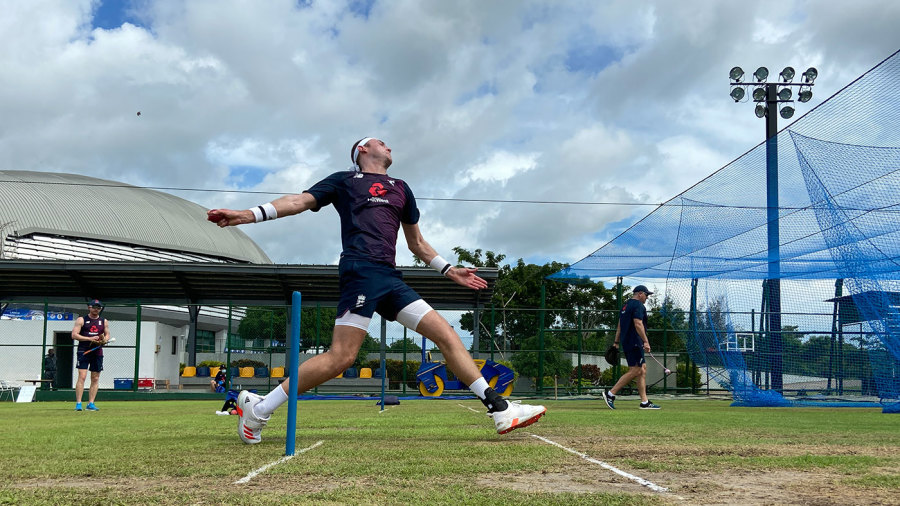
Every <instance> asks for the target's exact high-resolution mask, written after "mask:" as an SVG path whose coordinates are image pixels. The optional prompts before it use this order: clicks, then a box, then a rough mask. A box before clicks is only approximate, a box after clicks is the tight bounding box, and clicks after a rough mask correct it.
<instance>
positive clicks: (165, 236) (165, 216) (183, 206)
mask: <svg viewBox="0 0 900 506" xmlns="http://www.w3.org/2000/svg"><path fill="white" fill-rule="evenodd" d="M0 259H28V260H128V261H140V260H145V261H170V262H172V261H175V262H228V263H255V264H271V263H272V261H271V260H270V259H269V257H268V256H266V254H265V253H264V252H263V251H262V249H260V248H259V246H257V245H256V243H254V242H253V240H251V239H250V238H249V237H248V236H247V235H246V234H244V233H243V232H241V231H240V230H239V229H238V228H236V227H228V228H224V229H223V228H219V227H216V226H214V225H213V224H211V223H209V222H208V221H206V209H205V208H204V207H202V206H200V205H198V204H195V203H193V202H190V201H188V200H185V199H182V198H180V197H176V196H174V195H169V194H167V193H163V192H160V191H156V190H149V189H145V188H139V187H136V186H131V185H127V184H124V183H118V182H115V181H108V180H104V179H97V178H92V177H87V176H81V175H76V174H60V173H51V172H33V171H0Z"/></svg>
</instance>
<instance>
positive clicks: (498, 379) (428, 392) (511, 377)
mask: <svg viewBox="0 0 900 506" xmlns="http://www.w3.org/2000/svg"><path fill="white" fill-rule="evenodd" d="M475 365H477V366H478V369H479V370H480V371H481V375H482V376H484V379H485V380H487V382H488V385H490V386H491V388H493V389H494V391H496V392H497V393H499V394H500V395H502V396H504V397H509V396H510V394H512V391H513V384H514V382H515V378H516V375H515V373H514V372H513V371H512V369H510V368H509V367H506V366H505V365H503V364H498V363H497V362H494V361H493V360H483V359H476V360H475ZM416 378H418V380H419V393H420V394H422V396H424V397H439V396H440V395H441V394H442V393H444V389H447V390H466V389H468V388H469V386H468V385H465V384H463V382H462V381H459V380H448V379H447V364H445V363H444V362H433V361H431V354H430V353H427V352H426V351H425V340H424V339H422V365H421V366H420V367H419V370H418V372H416Z"/></svg>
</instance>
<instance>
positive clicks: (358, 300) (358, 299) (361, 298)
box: [356, 295, 366, 307]
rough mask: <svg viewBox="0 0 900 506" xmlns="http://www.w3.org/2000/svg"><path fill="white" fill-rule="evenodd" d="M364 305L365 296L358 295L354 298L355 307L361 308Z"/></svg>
mask: <svg viewBox="0 0 900 506" xmlns="http://www.w3.org/2000/svg"><path fill="white" fill-rule="evenodd" d="M365 303H366V296H365V295H360V296H358V297H356V307H363V305H364V304H365Z"/></svg>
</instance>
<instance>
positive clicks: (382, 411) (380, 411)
mask: <svg viewBox="0 0 900 506" xmlns="http://www.w3.org/2000/svg"><path fill="white" fill-rule="evenodd" d="M396 407H397V406H388V407H386V408H384V409H379V410H378V414H379V415H380V414H382V413H384V412H385V411H387V410H389V409H391V408H396Z"/></svg>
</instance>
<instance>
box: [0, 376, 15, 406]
mask: <svg viewBox="0 0 900 506" xmlns="http://www.w3.org/2000/svg"><path fill="white" fill-rule="evenodd" d="M7 392H8V393H9V400H11V401H15V400H16V388H15V387H14V386H13V385H12V384H11V383H10V382H8V381H6V380H0V401H2V400H3V395H4V394H6V393H7Z"/></svg>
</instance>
